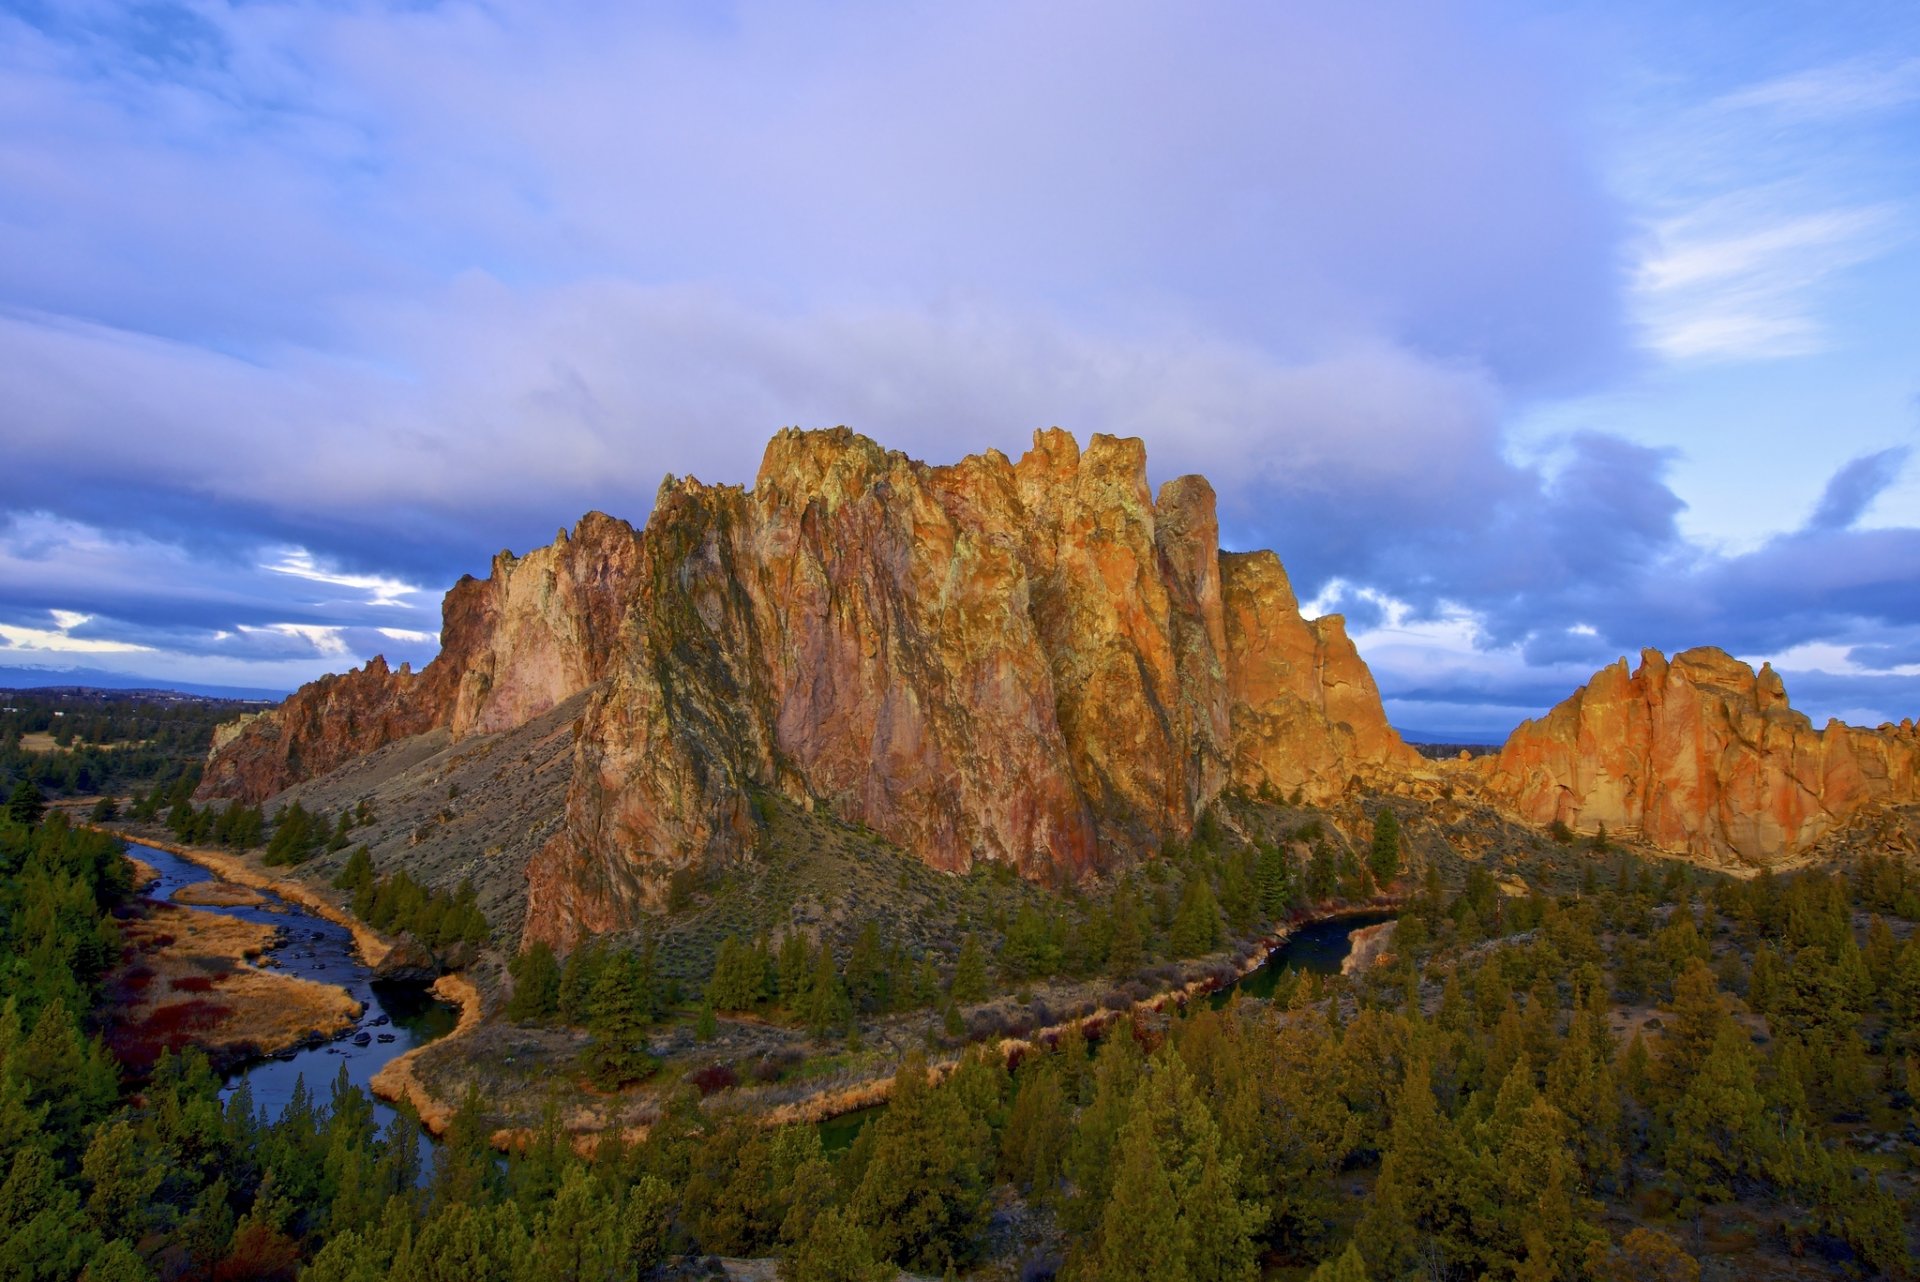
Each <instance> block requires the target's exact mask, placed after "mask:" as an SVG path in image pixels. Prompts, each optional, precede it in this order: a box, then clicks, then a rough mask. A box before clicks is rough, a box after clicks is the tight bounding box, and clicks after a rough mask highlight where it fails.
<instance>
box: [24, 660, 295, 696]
mask: <svg viewBox="0 0 1920 1282" xmlns="http://www.w3.org/2000/svg"><path fill="white" fill-rule="evenodd" d="M59 688H69V689H83V690H119V691H124V692H127V693H132V694H145V693H155V694H187V695H193V696H195V697H196V698H201V699H235V700H240V701H243V702H247V703H260V702H267V703H278V702H280V700H282V699H284V698H286V697H287V691H285V690H268V689H263V688H261V687H257V686H216V685H202V684H200V683H198V682H193V681H166V680H161V679H159V678H155V677H143V676H136V675H134V674H132V673H128V672H108V671H105V670H103V669H100V668H46V667H31V666H25V665H23V666H21V667H6V666H0V690H48V689H59Z"/></svg>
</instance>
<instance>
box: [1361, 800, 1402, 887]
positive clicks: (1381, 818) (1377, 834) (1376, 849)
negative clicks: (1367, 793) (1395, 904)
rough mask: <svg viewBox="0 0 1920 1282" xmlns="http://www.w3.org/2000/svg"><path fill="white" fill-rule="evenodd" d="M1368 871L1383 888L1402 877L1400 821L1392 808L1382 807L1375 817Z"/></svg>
mask: <svg viewBox="0 0 1920 1282" xmlns="http://www.w3.org/2000/svg"><path fill="white" fill-rule="evenodd" d="M1367 869H1368V871H1370V872H1371V873H1372V874H1373V880H1374V882H1375V884H1377V885H1379V886H1380V887H1381V888H1383V889H1384V888H1385V887H1387V886H1389V885H1391V884H1392V883H1393V882H1394V881H1395V880H1396V879H1398V878H1399V876H1400V819H1399V817H1398V816H1397V815H1395V814H1394V813H1393V809H1392V808H1391V807H1390V806H1385V805H1383V806H1381V807H1380V809H1379V810H1377V811H1375V812H1374V816H1373V843H1372V845H1371V846H1370V847H1369V848H1368V850H1367Z"/></svg>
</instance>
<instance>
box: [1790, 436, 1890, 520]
mask: <svg viewBox="0 0 1920 1282" xmlns="http://www.w3.org/2000/svg"><path fill="white" fill-rule="evenodd" d="M1908 453H1909V451H1908V450H1907V449H1906V447H1904V446H1896V447H1894V448H1892V449H1885V450H1878V451H1876V452H1874V453H1872V454H1863V455H1861V456H1860V457H1859V458H1857V459H1854V460H1853V461H1852V462H1850V463H1848V464H1847V465H1846V466H1845V467H1843V468H1841V469H1840V470H1839V471H1838V472H1835V473H1834V474H1833V476H1832V477H1831V478H1830V479H1829V480H1828V481H1827V488H1826V489H1825V491H1823V492H1822V493H1821V495H1820V505H1819V507H1817V508H1815V509H1814V513H1813V516H1812V518H1811V519H1810V520H1809V521H1808V522H1807V528H1808V529H1812V530H1844V529H1846V528H1848V527H1849V526H1851V525H1852V524H1853V523H1854V522H1855V521H1858V520H1859V519H1860V517H1861V516H1862V515H1863V514H1864V513H1865V512H1866V510H1867V509H1868V508H1869V507H1871V506H1872V505H1873V501H1874V500H1875V499H1877V498H1879V497H1880V495H1881V494H1883V493H1885V492H1886V489H1887V487H1888V486H1890V485H1892V484H1893V483H1894V482H1895V481H1897V480H1899V479H1900V471H1901V469H1902V468H1904V467H1905V466H1906V463H1907V455H1908Z"/></svg>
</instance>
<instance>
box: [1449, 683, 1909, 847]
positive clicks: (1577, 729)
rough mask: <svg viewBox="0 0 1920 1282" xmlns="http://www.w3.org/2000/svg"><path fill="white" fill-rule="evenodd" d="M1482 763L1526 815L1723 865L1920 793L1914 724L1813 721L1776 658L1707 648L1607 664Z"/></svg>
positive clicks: (1808, 840)
mask: <svg viewBox="0 0 1920 1282" xmlns="http://www.w3.org/2000/svg"><path fill="white" fill-rule="evenodd" d="M1483 760H1484V761H1485V762H1486V763H1487V764H1486V765H1485V766H1484V769H1485V771H1486V775H1487V786H1488V789H1489V790H1490V791H1491V793H1492V794H1493V796H1494V797H1495V799H1496V800H1497V801H1499V802H1501V803H1503V804H1505V805H1506V806H1508V807H1509V808H1511V809H1512V810H1514V811H1516V812H1517V813H1518V814H1519V815H1520V817H1522V818H1524V819H1527V820H1529V821H1531V822H1534V823H1542V824H1545V823H1551V822H1552V821H1553V820H1555V819H1558V820H1561V821H1562V822H1564V823H1566V824H1568V825H1569V826H1571V827H1575V828H1581V829H1585V830H1589V831H1591V830H1593V829H1595V828H1597V827H1598V826H1599V825H1600V824H1603V823H1604V824H1605V825H1606V826H1607V828H1608V829H1609V830H1610V831H1613V832H1618V833H1623V834H1624V833H1634V834H1638V835H1640V836H1641V837H1642V838H1643V839H1644V840H1646V841H1648V842H1650V843H1652V844H1653V845H1656V846H1659V847H1661V848H1663V849H1666V850H1670V851H1673V852H1675V853H1679V854H1686V855H1690V856H1693V857H1696V858H1701V859H1706V860H1709V861H1715V862H1724V861H1734V862H1739V863H1744V864H1755V865H1766V864H1771V863H1777V862H1779V861H1781V860H1782V859H1785V858H1787V857H1789V856H1791V855H1793V854H1794V853H1796V852H1798V851H1800V850H1802V849H1805V848H1806V847H1807V846H1809V845H1811V844H1812V843H1813V842H1814V841H1816V840H1818V839H1819V838H1820V837H1821V836H1823V835H1825V834H1826V833H1827V832H1829V831H1831V830H1832V829H1834V828H1836V827H1838V826H1839V825H1840V824H1842V823H1844V822H1846V820H1847V819H1849V818H1850V817H1852V816H1853V815H1854V814H1855V813H1857V812H1858V811H1860V810H1861V809H1863V808H1865V807H1867V806H1869V805H1872V804H1875V803H1878V802H1888V801H1900V800H1909V801H1910V800H1913V799H1914V798H1916V797H1920V781H1917V779H1916V774H1917V772H1920V732H1916V730H1915V728H1914V725H1913V723H1912V722H1911V721H1906V722H1902V723H1901V724H1900V725H1898V726H1892V725H1888V726H1882V727H1880V728H1879V729H1878V730H1866V729H1861V728H1859V727H1855V726H1848V725H1843V724H1842V723H1840V722H1838V721H1832V722H1829V723H1828V724H1827V725H1826V726H1825V727H1824V728H1823V729H1817V730H1816V729H1815V728H1814V726H1813V723H1812V722H1811V721H1809V720H1808V719H1807V718H1806V717H1805V716H1804V715H1802V714H1801V713H1798V712H1795V711H1794V710H1793V709H1792V708H1791V707H1789V706H1788V704H1787V694H1786V689H1785V687H1784V686H1783V684H1782V683H1781V680H1780V677H1779V674H1777V673H1775V672H1774V671H1773V670H1772V668H1770V667H1762V668H1761V670H1760V671H1759V672H1758V673H1756V672H1754V670H1753V669H1752V668H1750V667H1748V666H1747V665H1746V664H1744V663H1741V662H1739V661H1738V660H1737V659H1734V658H1731V657H1730V656H1728V655H1726V654H1725V653H1723V652H1721V651H1719V650H1715V649H1706V648H1703V649H1697V650H1688V651H1685V652H1684V653H1682V654H1679V655H1676V656H1674V658H1673V660H1672V661H1671V662H1669V661H1668V660H1667V659H1666V658H1665V656H1663V655H1662V654H1661V653H1660V652H1659V651H1657V650H1646V651H1643V652H1642V653H1641V660H1640V667H1639V668H1638V669H1637V670H1635V671H1634V672H1632V673H1629V672H1628V671H1627V664H1626V661H1625V660H1624V659H1623V660H1621V661H1620V662H1619V663H1617V664H1615V665H1613V666H1612V667H1609V668H1604V669H1602V670H1601V671H1600V672H1599V673H1598V674H1596V675H1595V676H1594V678H1593V680H1592V681H1591V682H1590V683H1589V684H1587V685H1586V686H1585V687H1583V688H1582V689H1580V690H1578V691H1576V692H1575V693H1574V694H1573V695H1572V697H1570V698H1568V699H1567V700H1566V701H1565V702H1563V703H1561V704H1560V705H1559V706H1557V707H1555V708H1554V709H1553V710H1552V711H1551V712H1549V713H1548V714H1547V715H1546V716H1544V717H1542V718H1540V719H1539V720H1537V721H1529V722H1527V723H1525V724H1523V725H1522V726H1520V728H1519V729H1517V730H1515V731H1514V732H1513V735H1512V736H1511V737H1510V738H1509V739H1508V740H1507V743H1506V746H1505V747H1504V748H1502V749H1501V751H1500V754H1499V755H1498V756H1497V757H1490V758H1484V759H1483Z"/></svg>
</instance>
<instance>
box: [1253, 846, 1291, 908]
mask: <svg viewBox="0 0 1920 1282" xmlns="http://www.w3.org/2000/svg"><path fill="white" fill-rule="evenodd" d="M1253 884H1254V889H1255V892H1256V893H1257V895H1258V897H1259V900H1260V909H1261V911H1262V912H1264V913H1266V915H1267V916H1268V917H1272V918H1280V917H1284V916H1286V914H1287V910H1288V909H1289V908H1291V907H1293V862H1292V861H1291V860H1290V859H1288V858H1287V852H1286V851H1285V850H1283V849H1281V847H1280V846H1278V845H1266V846H1262V847H1260V854H1259V856H1258V857H1257V858H1256V859H1255V861H1254V867H1253Z"/></svg>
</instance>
